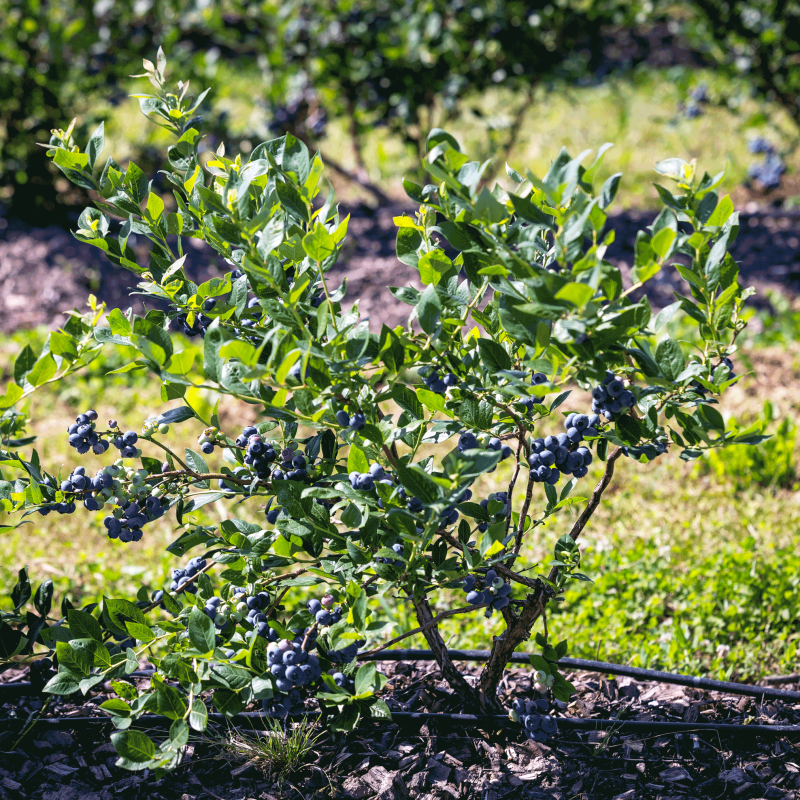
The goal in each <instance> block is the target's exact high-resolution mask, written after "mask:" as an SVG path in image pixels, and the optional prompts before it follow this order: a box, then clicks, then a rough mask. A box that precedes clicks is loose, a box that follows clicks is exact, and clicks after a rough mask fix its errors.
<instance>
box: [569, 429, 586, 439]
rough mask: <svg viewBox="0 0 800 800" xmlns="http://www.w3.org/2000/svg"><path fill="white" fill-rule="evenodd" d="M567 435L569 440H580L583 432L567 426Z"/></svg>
mask: <svg viewBox="0 0 800 800" xmlns="http://www.w3.org/2000/svg"><path fill="white" fill-rule="evenodd" d="M567 436H569V440H570V441H571V442H580V441H581V439H583V434H582V433H581V432H580V431H579V430H578V429H577V428H569V429H568V430H567Z"/></svg>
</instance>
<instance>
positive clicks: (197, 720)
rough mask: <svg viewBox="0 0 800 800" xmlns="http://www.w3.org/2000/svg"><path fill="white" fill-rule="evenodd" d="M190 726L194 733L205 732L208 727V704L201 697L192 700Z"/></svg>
mask: <svg viewBox="0 0 800 800" xmlns="http://www.w3.org/2000/svg"><path fill="white" fill-rule="evenodd" d="M189 725H190V726H191V728H192V730H194V731H204V730H205V729H206V726H207V725H208V709H206V704H205V703H204V702H203V701H202V700H201V699H200V698H199V697H195V698H194V700H192V710H191V711H190V712H189Z"/></svg>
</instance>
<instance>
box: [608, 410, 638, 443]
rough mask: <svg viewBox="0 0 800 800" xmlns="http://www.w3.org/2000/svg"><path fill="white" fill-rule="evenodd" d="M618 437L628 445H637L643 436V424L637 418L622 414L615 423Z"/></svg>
mask: <svg viewBox="0 0 800 800" xmlns="http://www.w3.org/2000/svg"><path fill="white" fill-rule="evenodd" d="M615 427H616V430H617V436H619V439H620V441H622V442H624V443H625V444H628V445H634V444H637V443H638V441H639V439H640V438H641V436H642V424H641V422H639V420H638V419H636V417H632V416H631V415H630V414H622V415H620V416H618V417H617V419H616V422H615Z"/></svg>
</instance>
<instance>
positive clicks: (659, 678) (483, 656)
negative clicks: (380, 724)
mask: <svg viewBox="0 0 800 800" xmlns="http://www.w3.org/2000/svg"><path fill="white" fill-rule="evenodd" d="M447 652H448V653H449V655H450V658H452V659H453V660H454V661H488V660H489V655H490V652H489V651H488V650H448V651H447ZM528 656H529V654H528V653H514V654H513V655H512V656H511V658H510V659H509V663H513V664H528V665H529V664H530V661H529V658H528ZM368 659H369V660H375V661H435V660H436V659H435V656H434V655H433V653H432V652H431V651H430V650H383V651H382V652H380V653H375V655H372V656H368ZM365 660H366V659H365ZM558 666H559V667H566V668H568V669H575V670H583V671H585V672H599V673H604V674H607V675H622V676H624V677H629V678H636V680H639V681H656V682H658V683H673V684H676V685H677V686H691V687H694V688H696V689H708V690H711V691H714V692H724V693H726V694H739V695H747V696H748V697H763V698H770V699H772V700H791V701H796V702H800V692H788V691H785V690H783V689H773V688H772V687H770V686H750V685H749V684H746V683H731V682H729V681H716V680H713V679H711V678H697V677H694V676H692V675H680V674H678V673H675V672H660V671H659V670H654V669H641V668H640V667H627V666H625V665H624V664H609V663H607V662H605V661H585V660H584V659H582V658H562V659H560V660H559V662H558Z"/></svg>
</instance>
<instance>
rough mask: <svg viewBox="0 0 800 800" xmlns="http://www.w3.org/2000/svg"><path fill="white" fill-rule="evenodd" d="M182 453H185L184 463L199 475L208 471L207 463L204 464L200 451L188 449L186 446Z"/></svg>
mask: <svg viewBox="0 0 800 800" xmlns="http://www.w3.org/2000/svg"><path fill="white" fill-rule="evenodd" d="M184 453H185V454H186V463H187V464H188V465H189V466H190V467H191V468H192V469H193V470H194V471H195V472H197V473H199V474H201V475H205V474H207V473H208V472H209V469H208V464H206V460H205V459H204V458H203V456H201V455H200V453H195V451H194V450H190V449H189V448H188V447H186V448H184Z"/></svg>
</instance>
